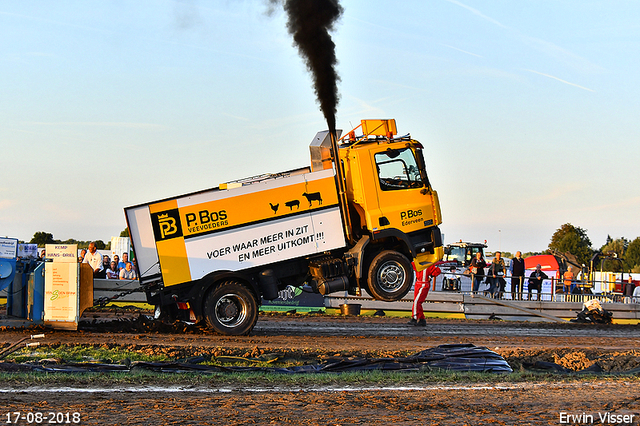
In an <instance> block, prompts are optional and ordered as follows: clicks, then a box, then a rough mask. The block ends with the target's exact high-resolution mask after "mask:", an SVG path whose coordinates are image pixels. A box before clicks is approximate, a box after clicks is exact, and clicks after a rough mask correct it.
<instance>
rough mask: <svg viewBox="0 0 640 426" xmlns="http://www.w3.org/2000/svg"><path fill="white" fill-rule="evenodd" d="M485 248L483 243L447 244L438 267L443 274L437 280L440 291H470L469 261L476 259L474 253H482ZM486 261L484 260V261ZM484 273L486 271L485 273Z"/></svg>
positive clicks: (471, 287) (471, 286)
mask: <svg viewBox="0 0 640 426" xmlns="http://www.w3.org/2000/svg"><path fill="white" fill-rule="evenodd" d="M485 248H487V245H486V244H483V243H469V242H462V241H460V242H457V243H452V244H447V246H446V247H445V248H444V257H443V258H442V264H441V265H439V267H440V269H441V270H442V272H443V274H441V277H442V278H440V279H439V280H440V281H441V285H440V286H438V285H437V283H436V288H438V287H440V289H441V290H442V291H472V289H473V285H472V283H471V275H470V274H469V273H468V269H469V265H470V264H471V260H472V259H473V258H474V257H476V253H478V252H480V253H482V257H483V258H484V249H485ZM485 260H486V259H485ZM485 272H486V271H485Z"/></svg>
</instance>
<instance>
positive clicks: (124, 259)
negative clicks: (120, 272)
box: [118, 253, 129, 269]
mask: <svg viewBox="0 0 640 426" xmlns="http://www.w3.org/2000/svg"><path fill="white" fill-rule="evenodd" d="M128 261H129V254H128V253H122V262H120V263H118V268H119V269H124V268H125V266H127V262H128Z"/></svg>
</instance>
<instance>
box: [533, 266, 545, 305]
mask: <svg viewBox="0 0 640 426" xmlns="http://www.w3.org/2000/svg"><path fill="white" fill-rule="evenodd" d="M547 279H549V277H548V276H547V274H545V273H544V272H543V271H542V266H540V264H539V263H538V264H537V265H536V270H535V271H533V272H532V273H531V275H529V300H533V299H532V298H531V292H532V290H536V291H537V292H538V294H537V295H536V300H542V297H540V293H542V281H544V280H547Z"/></svg>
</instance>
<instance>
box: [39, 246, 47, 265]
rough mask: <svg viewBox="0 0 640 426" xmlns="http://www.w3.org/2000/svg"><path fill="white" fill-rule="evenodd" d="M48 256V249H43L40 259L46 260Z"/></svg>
mask: <svg viewBox="0 0 640 426" xmlns="http://www.w3.org/2000/svg"><path fill="white" fill-rule="evenodd" d="M46 257H47V251H46V250H44V249H43V250H42V251H41V252H40V259H39V260H41V261H43V262H44V259H45V258H46Z"/></svg>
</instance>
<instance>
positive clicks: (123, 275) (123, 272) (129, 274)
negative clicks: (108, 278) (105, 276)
mask: <svg viewBox="0 0 640 426" xmlns="http://www.w3.org/2000/svg"><path fill="white" fill-rule="evenodd" d="M137 278H138V275H137V274H136V271H134V270H133V265H131V262H127V264H126V265H125V267H124V269H120V279H121V280H135V279H137Z"/></svg>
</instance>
